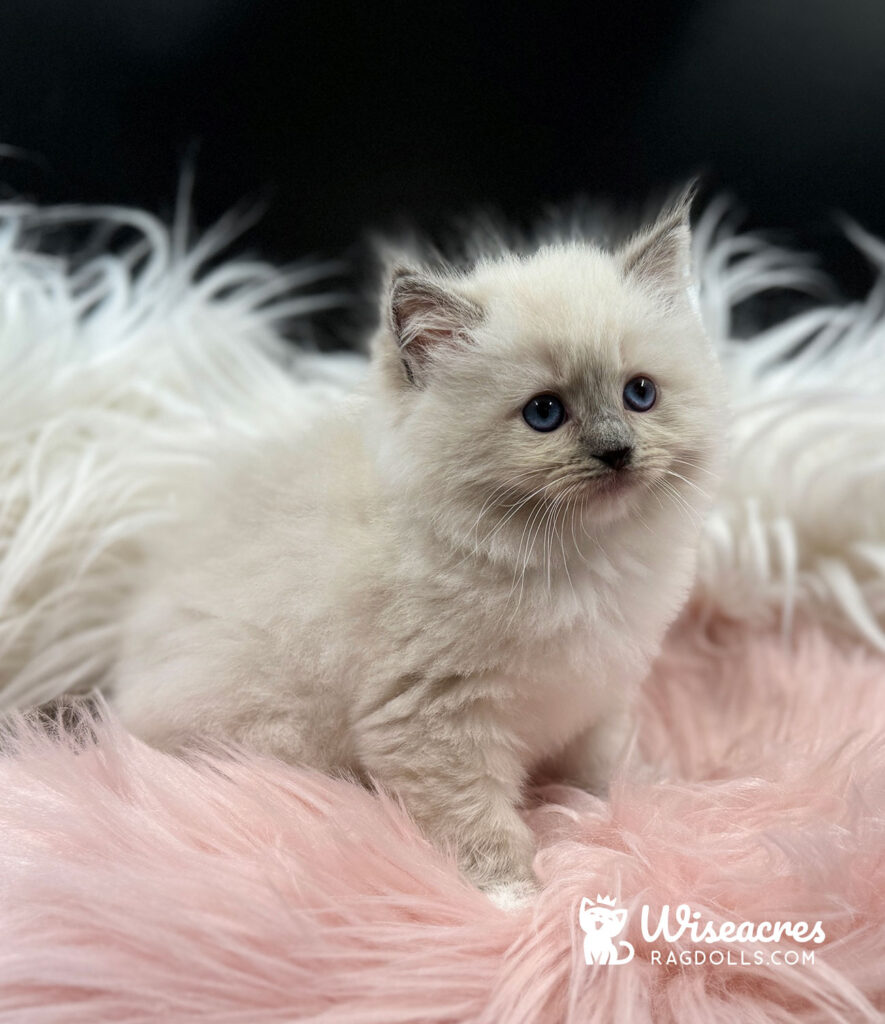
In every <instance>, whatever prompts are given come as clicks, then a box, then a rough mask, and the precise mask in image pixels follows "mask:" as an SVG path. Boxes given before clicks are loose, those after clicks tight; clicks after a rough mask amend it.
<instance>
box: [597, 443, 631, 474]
mask: <svg viewBox="0 0 885 1024" xmlns="http://www.w3.org/2000/svg"><path fill="white" fill-rule="evenodd" d="M632 455H633V449H632V448H629V447H628V448H609V449H607V450H606V451H602V452H593V458H594V459H599V461H600V462H604V463H605V464H606V466H610V467H611V468H612V469H624V467H625V466H628V465H629V464H630V459H631V457H632Z"/></svg>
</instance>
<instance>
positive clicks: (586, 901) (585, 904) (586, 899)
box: [581, 896, 593, 914]
mask: <svg viewBox="0 0 885 1024" xmlns="http://www.w3.org/2000/svg"><path fill="white" fill-rule="evenodd" d="M592 906H593V900H591V899H589V897H587V896H585V897H584V898H583V899H582V900H581V913H582V914H583V913H584V911H585V910H586V909H587V908H588V907H592Z"/></svg>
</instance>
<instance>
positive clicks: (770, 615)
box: [0, 204, 885, 709]
mask: <svg viewBox="0 0 885 1024" xmlns="http://www.w3.org/2000/svg"><path fill="white" fill-rule="evenodd" d="M72 227H75V228H77V229H78V230H79V231H80V234H81V235H82V233H83V228H84V227H85V228H87V229H89V230H88V232H87V234H88V236H89V242H88V244H87V245H85V246H84V247H83V251H81V252H78V253H74V254H73V255H72V256H69V257H68V258H63V257H62V256H60V255H58V254H57V251H55V250H57V248H58V245H57V239H58V237H59V235H58V232H59V229H60V228H72ZM849 230H850V233H851V237H852V239H853V240H854V241H855V243H856V244H857V245H858V246H860V247H861V248H862V249H863V251H864V252H865V253H866V254H867V256H868V257H869V259H870V260H871V261H872V262H873V263H874V264H875V266H876V267H877V269H878V273H879V277H878V282H877V284H876V286H875V287H874V288H873V289H872V291H871V292H870V294H869V296H868V297H867V298H866V300H865V301H864V302H862V303H857V304H842V305H821V304H817V305H813V306H812V307H811V308H810V309H809V310H808V311H806V312H803V313H801V314H799V315H796V316H793V317H792V318H789V319H787V320H785V321H783V322H780V323H778V324H776V325H775V326H773V327H770V328H768V329H767V330H764V331H762V332H760V333H759V334H758V335H757V336H756V337H754V338H752V339H750V340H743V339H738V338H735V337H734V336H733V320H734V310H735V307H736V306H737V305H738V304H739V303H741V302H744V301H745V300H747V299H751V298H753V297H757V296H759V295H760V294H761V293H764V292H766V291H767V290H769V289H775V288H791V289H798V290H809V289H811V290H813V289H814V287H815V286H816V285H817V284H819V283H820V279H819V276H818V274H817V273H816V271H815V270H814V269H813V265H812V263H811V262H810V261H809V260H808V259H806V258H804V257H801V256H798V255H796V254H794V253H792V252H789V251H786V250H784V249H782V248H778V247H776V246H774V245H772V244H770V243H768V242H766V241H764V240H763V239H761V238H759V237H755V236H752V235H747V234H743V235H742V234H736V233H735V232H734V231H733V229H732V227H731V226H730V225H729V222H728V216H727V211H726V209H725V207H724V206H723V205H722V204H714V205H713V206H712V207H711V208H710V209H708V210H707V212H706V213H705V214H704V216H703V217H702V219H701V221H700V224H699V225H698V228H697V231H696V253H697V267H698V276H699V281H700V293H699V301H700V305H701V309H702V313H703V316H704V319H705V321H706V323H707V325H708V327H709V331H710V335H711V337H712V339H713V343H714V345H715V346H716V347H717V349H718V351H719V353H720V355H721V358H722V361H723V363H724V364H725V367H726V372H727V376H728V380H729V383H730V389H731V393H730V394H729V395H723V416H726V415H727V412H726V409H727V408H728V406H729V405H730V406H731V408H732V409H733V411H734V420H733V429H732V436H733V441H732V460H731V471H730V473H729V477H728V480H727V483H726V486H725V488H724V490H723V493H722V497H721V500H720V501H719V504H718V506H717V508H716V512H715V514H714V516H713V517H712V519H711V520H710V523H709V526H708V528H707V531H706V536H705V540H704V544H703V549H702V555H701V563H700V576H699V580H698V584H697V591H696V598H697V604H698V606H699V609H700V610H702V611H706V613H708V614H713V613H714V612H718V613H721V614H724V615H725V616H726V617H729V618H734V619H738V620H741V621H744V622H750V623H753V624H756V625H759V626H760V627H761V626H764V625H770V624H771V623H772V622H773V621H774V620H777V621H779V622H781V623H782V625H783V628H784V629H785V630H788V629H789V628H790V625H791V623H792V622H793V620H794V619H795V618H796V617H797V616H801V615H807V616H808V617H810V618H813V619H814V620H816V621H825V622H828V623H830V624H833V625H836V626H837V627H838V628H840V629H842V630H845V631H849V632H851V633H853V634H854V635H856V636H858V637H860V638H862V639H863V640H865V641H866V642H868V643H869V644H872V645H873V646H874V647H875V648H877V649H878V650H880V651H885V245H883V244H882V243H881V242H878V241H877V240H875V239H873V238H871V237H869V236H868V235H866V234H864V233H863V232H862V231H861V230H860V229H859V228H850V229H849ZM230 235H231V225H230V224H225V223H223V224H220V225H219V226H218V227H216V228H215V229H214V230H213V231H210V232H209V233H208V234H207V235H205V236H204V237H203V238H202V239H201V240H200V241H199V242H198V243H197V244H196V245H195V246H193V247H190V248H189V247H188V246H187V245H186V244H185V234H184V232H182V231H180V230H177V229H173V230H168V229H166V228H165V227H163V226H162V225H161V224H160V223H159V222H158V221H157V220H156V219H154V218H152V217H151V216H149V215H147V214H145V213H142V212H139V211H134V210H123V209H118V208H94V209H88V208H80V207H70V208H54V209H36V208H31V207H26V206H19V205H6V206H0V480H2V497H0V709H3V708H6V709H8V708H13V707H16V706H21V705H23V704H29V703H32V702H35V701H43V700H47V699H50V698H52V697H53V696H56V695H57V694H59V693H60V692H62V691H65V690H68V689H72V688H83V687H89V686H91V685H93V684H94V683H96V682H97V681H99V680H100V679H101V678H102V675H103V673H104V671H105V670H106V667H107V661H108V653H109V651H110V650H111V648H112V645H113V642H114V631H115V629H116V620H115V612H116V609H117V608H118V606H119V602H120V600H121V599H122V598H123V597H124V595H125V593H126V589H127V585H128V579H129V576H130V567H131V565H132V560H133V559H136V558H138V557H139V554H138V538H139V534H140V533H141V532H142V531H144V530H145V529H146V528H147V527H148V526H149V525H150V524H151V522H153V521H155V520H156V519H157V518H158V517H161V516H164V515H169V514H174V496H175V493H176V489H177V488H178V487H180V486H182V482H183V481H184V480H186V479H187V473H186V472H182V470H185V471H186V469H187V466H188V465H192V464H193V462H194V460H199V459H204V458H211V457H212V451H213V449H214V448H215V446H224V445H225V443H226V439H228V438H230V436H231V435H232V434H237V435H242V434H247V435H250V436H252V437H254V438H256V439H259V438H260V437H261V436H262V434H263V433H266V432H277V431H279V430H282V429H285V430H294V429H297V422H298V419H299V417H301V418H304V417H306V416H309V414H310V408H311V403H313V402H315V401H317V402H321V401H323V400H324V399H325V398H326V396H327V395H328V394H329V393H330V392H338V391H340V390H341V389H345V388H348V387H350V386H351V385H352V383H353V382H354V381H355V380H357V379H358V378H359V376H360V374H361V373H362V368H363V360H362V358H361V357H360V356H357V355H349V354H348V355H336V356H322V355H319V354H317V353H315V352H311V351H309V349H306V348H304V347H300V348H299V347H295V346H293V345H290V344H287V343H286V342H285V341H284V340H283V339H282V336H281V333H280V330H279V325H280V324H281V322H283V321H288V322H290V323H291V322H294V323H295V325H296V334H297V333H298V323H299V320H300V318H303V317H306V316H308V315H309V314H310V313H311V312H313V311H315V310H316V309H318V308H323V307H325V306H328V305H330V304H334V303H335V302H336V301H337V299H338V297H337V296H336V295H334V294H330V293H323V292H322V291H321V290H320V291H317V288H316V286H317V283H318V282H321V281H322V280H323V278H324V276H326V275H328V273H329V272H330V270H331V269H333V268H330V267H329V266H327V265H316V264H314V265H309V264H308V265H303V266H296V267H295V268H292V269H288V270H280V269H278V268H275V267H271V266H268V265H266V264H262V263H258V262H251V261H244V260H230V261H228V262H222V263H220V265H219V264H217V262H216V263H214V264H213V267H212V269H210V270H205V269H204V268H205V266H206V264H207V261H209V260H210V259H211V258H212V257H213V256H216V255H217V254H218V252H219V250H220V249H222V248H223V247H224V245H225V243H226V241H227V240H228V239H229V237H230ZM90 252H91V255H90V254H89V253H90ZM302 333H303V332H302Z"/></svg>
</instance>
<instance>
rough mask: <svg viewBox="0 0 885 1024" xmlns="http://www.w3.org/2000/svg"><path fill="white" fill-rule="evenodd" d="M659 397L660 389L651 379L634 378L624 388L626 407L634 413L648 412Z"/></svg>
mask: <svg viewBox="0 0 885 1024" xmlns="http://www.w3.org/2000/svg"><path fill="white" fill-rule="evenodd" d="M657 397H658V389H657V388H656V387H655V382H654V381H653V380H652V379H651V378H650V377H634V378H633V380H628V381H627V385H626V387H625V388H624V405H625V406H626V407H627V408H628V409H632V410H633V411H634V412H648V410H649V409H650V408H651V407H652V406H653V405H654V404H655V399H656V398H657Z"/></svg>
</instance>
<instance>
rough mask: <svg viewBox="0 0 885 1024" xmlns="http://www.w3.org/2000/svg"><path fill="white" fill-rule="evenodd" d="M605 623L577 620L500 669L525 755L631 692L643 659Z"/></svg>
mask: <svg viewBox="0 0 885 1024" xmlns="http://www.w3.org/2000/svg"><path fill="white" fill-rule="evenodd" d="M631 646H632V645H631V643H630V641H629V640H628V639H627V638H626V637H625V636H624V635H623V634H620V633H618V632H617V631H616V630H614V629H612V628H611V624H610V623H607V622H605V621H602V620H599V619H597V620H595V621H592V622H591V621H588V620H583V621H581V622H579V623H578V624H576V626H575V628H574V629H573V630H572V631H570V632H567V633H562V634H560V635H558V636H556V637H554V638H551V639H549V640H546V641H543V642H538V643H536V645H535V646H534V648H533V649H532V650H531V651H527V652H525V653H524V654H523V656H522V658H521V659H519V660H516V661H514V663H513V664H511V665H510V666H508V668H507V669H505V672H506V673H507V677H508V685H509V687H510V688H511V692H512V709H511V712H512V722H513V727H514V731H515V732H516V735H517V736H518V737H519V739H520V741H521V743H522V744H523V745H524V747H525V750H526V753H527V757H528V759H529V760H531V761H535V760H538V759H541V758H544V757H547V756H548V755H549V754H550V753H551V752H552V751H553V750H555V749H556V748H558V747H561V746H562V745H564V744H565V743H567V742H568V741H569V740H570V739H571V738H572V737H573V736H575V735H577V734H578V733H579V732H581V731H582V730H584V729H587V728H589V727H590V726H592V725H593V724H594V723H595V722H596V721H598V720H599V719H600V718H601V717H603V716H604V715H605V714H606V713H607V712H609V711H610V710H611V709H612V708H613V707H615V706H617V705H618V704H619V703H621V702H622V701H623V700H624V699H625V698H626V697H629V696H632V694H633V693H634V692H635V689H636V686H637V685H638V683H639V681H640V680H641V677H642V676H643V675H644V672H645V659H644V657H642V655H641V654H640V653H639V652H638V651H636V650H635V649H633V650H631Z"/></svg>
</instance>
